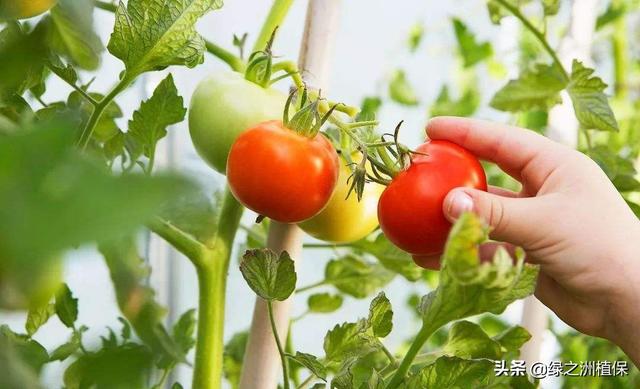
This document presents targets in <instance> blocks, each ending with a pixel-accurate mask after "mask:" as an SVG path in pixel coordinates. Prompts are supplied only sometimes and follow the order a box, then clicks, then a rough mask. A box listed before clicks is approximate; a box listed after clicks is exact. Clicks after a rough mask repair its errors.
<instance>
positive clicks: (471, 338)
mask: <svg viewBox="0 0 640 389" xmlns="http://www.w3.org/2000/svg"><path fill="white" fill-rule="evenodd" d="M500 345H501V344H500V343H499V342H497V341H495V340H493V339H491V338H490V337H489V335H487V334H486V333H485V332H484V331H483V330H482V328H480V326H478V325H477V324H475V323H471V322H469V321H458V322H456V323H454V324H453V326H451V330H449V337H448V339H447V343H446V344H445V346H444V351H445V352H446V353H447V354H449V355H452V356H456V357H460V358H464V359H477V358H487V359H500V358H501V357H502V351H501V350H500Z"/></svg>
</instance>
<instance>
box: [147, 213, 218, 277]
mask: <svg viewBox="0 0 640 389" xmlns="http://www.w3.org/2000/svg"><path fill="white" fill-rule="evenodd" d="M148 228H149V229H150V230H151V231H153V232H154V233H156V234H157V235H158V236H160V237H161V238H162V239H164V240H165V241H167V242H168V243H169V244H171V246H173V247H174V248H175V249H176V250H178V251H179V252H181V253H182V254H184V256H186V257H187V258H189V260H190V261H191V262H192V263H193V264H194V265H195V266H196V267H199V266H202V264H203V258H204V256H205V255H206V254H205V252H206V251H207V247H206V246H205V245H203V244H202V243H200V242H198V241H197V240H196V239H194V238H193V237H192V236H191V235H189V234H187V233H186V232H184V231H182V230H181V229H180V228H178V227H176V226H174V225H173V224H171V223H170V222H168V221H166V220H163V219H161V218H159V217H158V218H156V220H155V221H154V222H152V223H149V224H148Z"/></svg>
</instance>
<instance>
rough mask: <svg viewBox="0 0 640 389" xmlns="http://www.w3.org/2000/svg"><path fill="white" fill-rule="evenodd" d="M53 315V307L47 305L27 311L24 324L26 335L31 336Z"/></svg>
mask: <svg viewBox="0 0 640 389" xmlns="http://www.w3.org/2000/svg"><path fill="white" fill-rule="evenodd" d="M55 313H56V307H55V305H54V304H49V303H47V304H45V305H41V306H39V307H34V308H31V309H29V312H27V321H26V322H25V324H24V328H25V330H26V331H27V335H29V336H33V334H35V333H36V332H37V331H38V329H39V328H40V327H42V326H43V325H44V324H45V323H46V322H47V321H48V320H49V318H50V317H51V316H53V315H55Z"/></svg>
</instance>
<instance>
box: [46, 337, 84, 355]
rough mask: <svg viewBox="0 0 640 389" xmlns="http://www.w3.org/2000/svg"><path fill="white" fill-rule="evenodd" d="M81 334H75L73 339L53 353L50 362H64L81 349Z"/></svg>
mask: <svg viewBox="0 0 640 389" xmlns="http://www.w3.org/2000/svg"><path fill="white" fill-rule="evenodd" d="M80 341H81V340H80V334H79V333H77V332H74V333H73V335H71V339H70V340H69V341H68V342H67V343H64V344H62V345H60V346H58V347H57V348H56V349H55V350H53V351H52V352H51V355H50V356H49V360H50V361H64V360H65V359H67V358H69V357H70V356H71V355H72V354H73V353H75V352H76V351H78V350H79V349H80Z"/></svg>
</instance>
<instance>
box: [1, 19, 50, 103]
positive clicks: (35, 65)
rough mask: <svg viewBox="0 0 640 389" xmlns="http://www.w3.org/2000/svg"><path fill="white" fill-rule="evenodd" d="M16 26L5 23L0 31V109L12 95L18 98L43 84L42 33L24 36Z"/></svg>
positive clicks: (21, 29)
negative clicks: (0, 63)
mask: <svg viewBox="0 0 640 389" xmlns="http://www.w3.org/2000/svg"><path fill="white" fill-rule="evenodd" d="M25 30H26V29H23V28H22V26H21V25H20V24H19V23H18V22H8V23H7V24H6V27H5V28H4V30H2V31H0V58H2V71H1V72H0V106H2V105H3V104H2V103H3V102H4V100H6V99H8V98H10V97H12V96H13V95H14V94H17V95H22V94H23V93H24V92H25V91H27V90H28V89H30V88H32V87H34V86H36V85H39V84H41V83H42V82H43V80H44V74H45V73H44V61H45V53H46V52H47V49H46V47H45V44H44V42H45V40H44V33H45V31H44V29H43V28H36V29H34V30H33V31H31V32H29V33H27V32H26V31H25Z"/></svg>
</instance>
